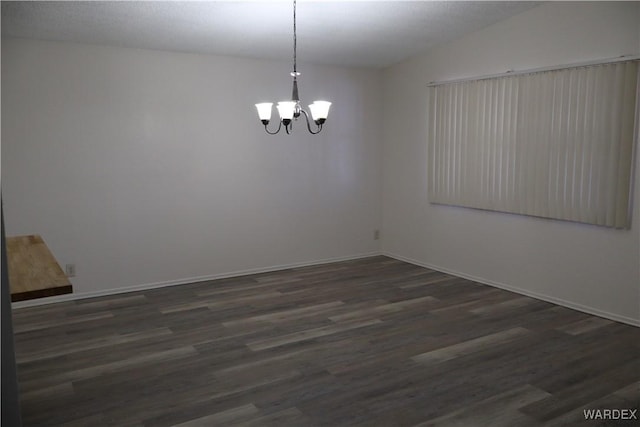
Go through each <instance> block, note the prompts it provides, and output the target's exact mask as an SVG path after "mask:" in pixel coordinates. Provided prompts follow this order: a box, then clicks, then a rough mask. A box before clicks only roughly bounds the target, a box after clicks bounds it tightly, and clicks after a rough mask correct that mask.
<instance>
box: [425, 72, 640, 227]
mask: <svg viewBox="0 0 640 427" xmlns="http://www.w3.org/2000/svg"><path fill="white" fill-rule="evenodd" d="M637 82H638V61H636V60H631V61H623V62H616V63H607V64H598V65H588V66H580V67H572V68H565V69H560V70H552V71H540V72H532V73H527V74H518V75H506V76H503V77H497V78H487V79H482V80H472V81H461V82H452V83H443V84H438V85H435V86H433V87H431V88H430V94H429V95H430V99H429V117H430V121H429V139H430V142H429V155H430V162H429V165H430V171H429V177H430V181H429V186H428V189H429V201H430V202H432V203H439V204H448V205H457V206H465V207H471V208H479V209H488V210H496V211H503V212H511V213H516V214H523V215H533V216H539V217H548V218H557V219H562V220H569V221H579V222H586V223H590V224H597V225H604V226H609V227H617V228H624V227H629V226H630V216H629V210H630V209H629V205H630V204H629V198H630V197H629V195H630V185H631V176H632V175H631V169H632V163H633V162H632V157H633V156H632V151H633V140H634V118H635V116H636V112H635V111H636V96H637Z"/></svg>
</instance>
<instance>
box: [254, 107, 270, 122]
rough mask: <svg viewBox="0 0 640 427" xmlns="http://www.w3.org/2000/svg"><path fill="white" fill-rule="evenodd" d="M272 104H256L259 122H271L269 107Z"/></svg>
mask: <svg viewBox="0 0 640 427" xmlns="http://www.w3.org/2000/svg"><path fill="white" fill-rule="evenodd" d="M272 105H273V102H263V103H261V104H256V108H257V109H258V116H259V117H260V120H267V121H269V120H271V106H272Z"/></svg>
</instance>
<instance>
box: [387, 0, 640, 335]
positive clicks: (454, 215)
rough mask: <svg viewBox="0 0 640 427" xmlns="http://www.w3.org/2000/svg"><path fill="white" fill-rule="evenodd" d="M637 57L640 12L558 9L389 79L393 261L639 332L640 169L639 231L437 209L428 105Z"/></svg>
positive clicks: (636, 8)
mask: <svg viewBox="0 0 640 427" xmlns="http://www.w3.org/2000/svg"><path fill="white" fill-rule="evenodd" d="M638 53H640V3H638V2H633V3H631V2H628V3H609V2H593V3H573V2H569V3H548V4H543V5H541V6H539V7H536V8H534V9H531V10H529V11H527V12H524V13H522V14H520V15H517V16H514V17H512V18H510V19H508V20H505V21H502V22H501V23H498V24H496V25H493V26H491V27H488V28H486V29H484V30H481V31H479V32H476V33H474V34H471V35H468V36H466V37H464V38H462V39H459V40H457V41H455V42H452V43H449V44H447V45H444V46H441V47H439V48H436V49H433V50H431V51H429V52H426V53H425V54H424V55H421V56H419V57H416V58H413V59H411V60H409V61H407V62H405V63H402V64H400V65H397V66H394V67H392V68H390V69H388V70H387V71H386V73H385V76H384V80H383V84H384V111H383V114H384V124H383V135H384V140H383V177H384V178H383V230H382V235H383V246H382V248H383V251H384V252H385V253H388V254H391V255H393V256H396V257H400V258H403V259H408V260H412V261H414V262H416V263H420V264H423V265H430V266H434V267H436V268H439V269H442V270H445V271H451V272H455V273H458V274H462V275H464V276H467V277H472V278H476V279H479V280H482V281H484V282H486V283H493V284H496V285H499V286H503V287H507V288H511V289H516V290H518V291H519V292H522V293H526V294H530V295H535V296H538V297H543V298H545V299H548V300H552V301H556V302H562V303H564V304H567V305H571V306H573V307H576V308H581V309H583V310H588V311H590V312H592V313H599V314H603V315H606V316H609V317H612V318H616V319H620V320H624V321H627V322H631V323H639V322H640V293H639V292H640V271H639V269H640V249H639V246H640V232H639V230H640V207H639V202H640V179H639V178H640V165H638V161H637V162H636V175H635V190H634V194H633V199H634V211H633V225H632V229H631V230H612V229H607V228H601V227H595V226H587V225H582V224H577V223H568V222H561V221H554V220H545V219H538V218H532V217H525V216H517V215H509V214H501V213H495V212H484V211H478V210H471V209H464V208H455V207H446V206H435V205H430V204H429V203H428V202H427V176H428V175H427V172H428V171H427V164H428V163H427V143H426V141H427V122H426V117H427V115H426V102H425V101H426V84H427V83H428V82H430V81H441V80H450V79H455V78H461V77H471V76H478V75H485V74H493V73H501V72H504V71H506V70H508V69H516V70H520V69H528V68H536V67H544V66H552V65H556V64H566V63H573V62H580V61H588V60H593V59H600V58H610V57H616V56H619V55H622V54H638ZM638 158H640V156H637V159H636V160H638Z"/></svg>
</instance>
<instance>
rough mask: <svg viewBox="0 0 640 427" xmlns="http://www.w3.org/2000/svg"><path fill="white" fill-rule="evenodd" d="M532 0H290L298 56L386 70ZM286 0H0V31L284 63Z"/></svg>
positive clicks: (288, 32)
mask: <svg viewBox="0 0 640 427" xmlns="http://www.w3.org/2000/svg"><path fill="white" fill-rule="evenodd" d="M537 4H539V2H518V1H516V2H512V1H498V2H467V1H449V2H440V1H313V0H298V7H297V21H298V60H299V61H300V62H312V63H320V64H333V65H343V66H361V67H376V68H381V67H386V66H389V65H392V64H395V63H397V62H400V61H403V60H405V59H407V58H409V57H411V56H412V55H415V54H417V53H420V52H422V51H425V50H427V49H429V48H430V47H433V46H435V45H438V44H442V43H445V42H447V41H450V40H453V39H456V38H459V37H462V36H464V35H466V34H469V33H471V32H474V31H477V30H479V29H481V28H484V27H487V26H489V25H492V24H494V23H496V22H498V21H501V20H503V19H506V18H508V17H510V16H513V15H515V14H518V13H521V12H523V11H525V10H527V9H530V8H531V7H534V6H536V5H537ZM292 23H293V17H292V2H291V1H284V2H283V1H202V2H189V1H136V2H128V1H125V2H122V1H115V2H111V1H109V2H105V1H85V2H64V1H63V2H51V1H42V2H39V1H23V2H10V1H2V36H3V37H20V38H33V39H44V40H59V41H72V42H81V43H96V44H104V45H112V46H123V47H135V48H148V49H162V50H171V51H182V52H194V53H206V54H217V55H234V56H248V57H254V58H265V59H280V60H283V59H284V60H286V59H290V58H291V55H292V31H293V29H292Z"/></svg>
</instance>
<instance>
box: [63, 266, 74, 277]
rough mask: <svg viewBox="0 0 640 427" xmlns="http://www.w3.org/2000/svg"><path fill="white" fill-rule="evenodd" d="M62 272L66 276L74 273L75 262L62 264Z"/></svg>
mask: <svg viewBox="0 0 640 427" xmlns="http://www.w3.org/2000/svg"><path fill="white" fill-rule="evenodd" d="M64 272H65V274H66V275H67V277H73V276H75V275H76V265H75V264H67V265H65V266H64Z"/></svg>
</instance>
